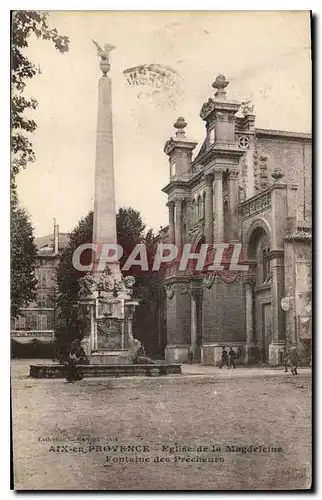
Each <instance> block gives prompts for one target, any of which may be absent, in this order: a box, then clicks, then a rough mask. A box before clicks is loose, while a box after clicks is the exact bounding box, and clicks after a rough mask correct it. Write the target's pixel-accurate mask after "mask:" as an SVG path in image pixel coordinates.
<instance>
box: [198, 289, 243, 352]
mask: <svg viewBox="0 0 322 500" xmlns="http://www.w3.org/2000/svg"><path fill="white" fill-rule="evenodd" d="M202 318H203V321H202V342H203V343H210V342H214V343H216V342H236V343H238V342H245V340H246V324H245V320H246V318H245V297H244V288H243V284H242V283H215V284H214V285H213V286H212V288H210V289H207V288H205V289H204V293H203V304H202Z"/></svg>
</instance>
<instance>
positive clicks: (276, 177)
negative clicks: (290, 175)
mask: <svg viewBox="0 0 322 500" xmlns="http://www.w3.org/2000/svg"><path fill="white" fill-rule="evenodd" d="M272 177H273V179H274V182H279V181H280V180H281V179H282V178H283V177H284V174H283V172H282V170H281V169H280V168H279V167H275V168H274V170H273V173H272Z"/></svg>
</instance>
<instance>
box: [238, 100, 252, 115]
mask: <svg viewBox="0 0 322 500" xmlns="http://www.w3.org/2000/svg"><path fill="white" fill-rule="evenodd" d="M251 102H252V101H247V102H242V104H241V106H240V112H241V113H242V114H243V115H244V116H248V115H253V114H254V104H251Z"/></svg>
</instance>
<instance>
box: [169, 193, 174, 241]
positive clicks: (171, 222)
mask: <svg viewBox="0 0 322 500" xmlns="http://www.w3.org/2000/svg"><path fill="white" fill-rule="evenodd" d="M167 206H168V209H169V242H170V243H174V242H175V232H174V227H175V225H174V206H175V205H174V202H173V201H169V202H168V203H167Z"/></svg>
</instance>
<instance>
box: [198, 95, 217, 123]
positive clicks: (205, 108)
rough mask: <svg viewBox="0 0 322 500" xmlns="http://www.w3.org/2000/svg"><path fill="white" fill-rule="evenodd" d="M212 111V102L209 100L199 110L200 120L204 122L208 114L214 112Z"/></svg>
mask: <svg viewBox="0 0 322 500" xmlns="http://www.w3.org/2000/svg"><path fill="white" fill-rule="evenodd" d="M214 109H215V104H214V101H213V100H212V99H211V98H209V99H208V101H207V102H205V103H204V105H203V106H202V108H201V111H200V118H202V119H203V120H204V119H205V118H206V117H207V116H208V115H209V114H210V113H212V112H213V111H214Z"/></svg>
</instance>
